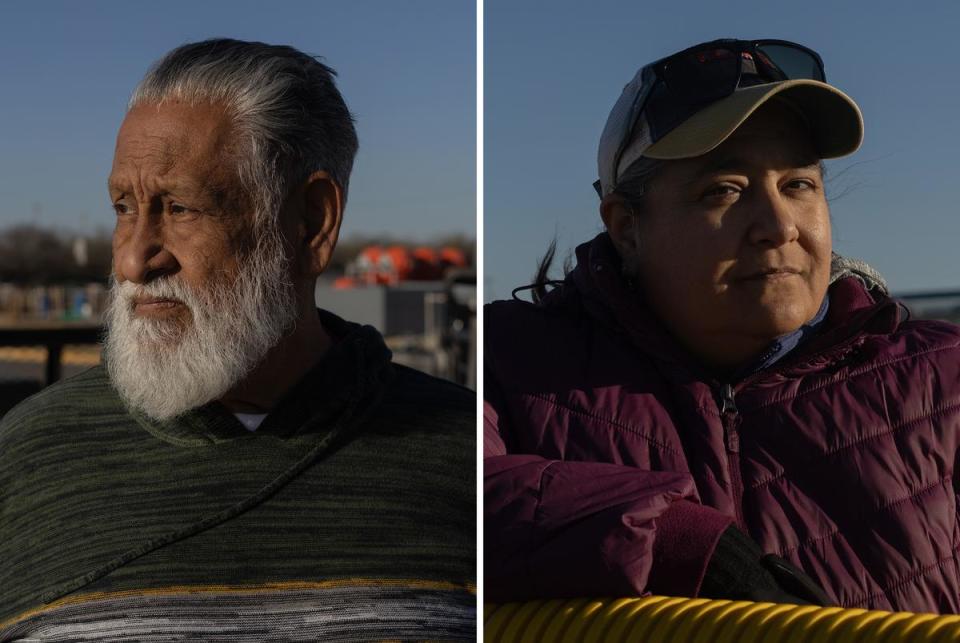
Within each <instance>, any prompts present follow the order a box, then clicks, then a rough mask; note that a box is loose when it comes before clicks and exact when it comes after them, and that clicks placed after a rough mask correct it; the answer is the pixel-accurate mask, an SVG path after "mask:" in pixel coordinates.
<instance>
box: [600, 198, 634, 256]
mask: <svg viewBox="0 0 960 643" xmlns="http://www.w3.org/2000/svg"><path fill="white" fill-rule="evenodd" d="M600 218H601V219H603V224H604V226H606V228H607V233H608V234H609V235H610V239H611V240H612V241H613V245H614V246H616V248H617V251H618V252H619V253H620V256H621V257H625V256H634V255H636V253H637V251H638V250H639V249H638V248H637V247H636V246H637V238H638V236H639V235H637V230H636V229H635V228H636V225H637V217H636V216H635V215H634V213H633V208H632V207H630V205H629V204H628V203H627V202H626V200H625V199H624V198H623V197H622V196H621V195H619V194H616V193H613V194H608V195H607V196H605V197H603V200H601V201H600Z"/></svg>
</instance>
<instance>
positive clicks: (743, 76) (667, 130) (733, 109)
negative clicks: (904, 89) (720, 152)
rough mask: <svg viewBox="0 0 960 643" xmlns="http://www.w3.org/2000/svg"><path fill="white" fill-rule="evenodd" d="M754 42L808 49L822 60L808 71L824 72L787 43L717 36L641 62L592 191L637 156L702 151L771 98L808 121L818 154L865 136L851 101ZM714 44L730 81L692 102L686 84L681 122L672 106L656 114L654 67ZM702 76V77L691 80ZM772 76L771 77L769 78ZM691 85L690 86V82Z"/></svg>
mask: <svg viewBox="0 0 960 643" xmlns="http://www.w3.org/2000/svg"><path fill="white" fill-rule="evenodd" d="M733 43H737V44H733ZM758 43H785V44H787V45H791V46H794V47H796V48H797V49H798V50H799V51H800V52H801V53H804V52H808V53H809V55H811V56H812V57H813V58H811V60H815V61H816V63H817V64H819V66H820V69H819V72H814V73H811V74H809V75H812V76H815V77H816V76H819V77H820V78H823V77H824V75H823V68H822V62H821V61H820V58H819V56H818V55H817V54H816V53H815V52H813V51H812V50H809V49H806V48H805V47H802V46H801V45H794V44H793V43H786V41H739V40H718V41H713V42H711V43H703V44H702V45H697V46H695V47H691V48H690V49H686V50H684V51H683V52H680V53H678V54H675V55H673V56H669V57H667V58H663V59H660V60H658V61H656V62H654V63H651V64H649V65H646V66H645V67H643V68H641V69H640V70H639V71H638V72H637V73H636V75H634V77H633V78H632V79H631V80H630V82H629V83H627V85H626V86H625V87H624V88H623V92H622V93H621V94H620V98H619V99H618V100H617V102H616V104H615V105H614V106H613V109H612V110H611V111H610V115H609V116H608V118H607V123H606V126H605V127H604V129H603V133H602V134H601V136H600V145H599V149H598V154H597V165H598V172H599V177H600V180H599V181H598V183H599V186H598V187H597V191H598V193H600V195H601V196H606V195H607V194H609V193H611V192H612V191H613V190H614V189H615V188H616V186H617V181H618V179H620V178H621V177H622V176H623V174H624V172H626V170H627V169H628V168H629V167H630V165H632V164H633V163H634V162H635V161H636V160H638V159H639V158H640V157H646V158H652V159H663V160H673V159H684V158H691V157H695V156H701V155H703V154H706V153H708V152H709V151H711V150H712V149H714V148H715V147H717V146H718V145H720V144H721V143H722V142H723V141H725V140H726V139H727V138H728V137H729V136H730V135H731V134H732V133H733V132H734V131H736V129H737V128H738V127H739V126H740V125H741V124H742V123H743V122H744V121H746V120H747V119H748V118H749V117H750V115H751V114H753V113H754V112H755V111H756V110H757V109H758V108H759V107H760V106H761V105H763V104H764V103H766V102H768V101H770V100H772V99H775V98H776V99H778V100H783V101H786V102H787V103H788V104H789V105H790V106H792V107H793V108H794V109H795V110H796V111H797V112H798V113H799V114H800V116H801V117H802V118H803V120H804V121H805V122H806V123H807V125H808V126H809V128H810V132H811V135H812V136H813V142H814V146H815V148H816V150H817V153H818V154H819V156H820V158H824V159H829V158H838V157H841V156H846V155H848V154H851V153H853V152H854V151H856V150H857V148H859V147H860V143H861V142H862V140H863V117H862V115H861V113H860V108H859V107H858V106H857V104H856V103H855V102H854V101H853V99H852V98H850V97H849V96H847V95H846V94H844V93H843V92H842V91H840V90H839V89H837V88H836V87H833V86H831V85H828V84H827V83H826V82H825V80H819V79H815V78H792V77H791V75H792V74H791V73H790V72H789V71H787V72H784V71H781V69H780V67H778V66H776V64H775V63H774V62H773V61H774V60H777V59H776V57H774V58H773V59H772V60H771V58H768V57H767V56H766V55H765V51H780V50H777V49H775V47H774V46H769V47H766V48H765V49H764V48H763V47H765V45H763V44H758ZM777 46H778V47H781V48H782V47H783V45H777ZM717 47H722V48H723V51H725V52H727V53H728V54H729V51H727V50H732V51H734V52H735V53H734V55H735V56H736V57H737V58H738V60H737V63H738V64H739V65H740V67H739V70H738V74H737V76H735V77H731V79H728V80H730V82H731V83H735V84H732V85H731V87H730V91H729V92H725V95H723V96H722V97H721V98H718V99H715V100H707V101H697V98H696V96H691V95H689V94H690V90H689V88H688V89H687V94H688V95H687V96H684V97H683V98H681V99H679V100H681V101H682V100H687V101H688V102H691V104H690V105H688V107H690V108H691V109H690V110H688V111H692V114H690V115H689V116H687V117H686V118H684V119H683V120H682V121H681V122H679V123H675V122H671V117H670V114H675V113H676V110H675V109H674V110H662V109H661V110H660V113H656V111H657V110H655V109H652V108H651V101H656V100H657V99H658V98H657V97H659V96H661V95H662V94H663V93H664V92H666V91H669V90H666V89H664V87H663V85H664V84H665V80H664V78H663V74H662V73H659V72H660V70H662V69H663V67H662V65H663V62H664V61H669V60H670V59H672V58H674V57H675V56H680V55H684V54H687V52H701V51H707V52H709V53H711V54H712V53H714V52H716V51H717V49H716V48H717ZM758 47H760V49H758ZM751 52H752V53H751ZM687 55H689V54H687ZM728 57H729V56H728ZM701 60H702V58H701ZM761 61H762V62H761ZM658 65H660V66H661V67H660V68H659V70H658ZM784 66H785V65H784ZM768 70H769V71H768ZM701 78H705V77H704V76H700V77H697V79H696V80H700V79H701ZM771 78H776V79H777V80H773V81H771ZM724 82H726V81H724ZM693 87H694V88H695V87H696V84H695V82H694V83H693ZM711 89H712V90H715V89H716V88H715V87H713V88H711ZM651 96H654V98H653V99H651ZM667 112H670V113H669V114H668V113H667Z"/></svg>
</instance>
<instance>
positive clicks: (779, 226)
mask: <svg viewBox="0 0 960 643" xmlns="http://www.w3.org/2000/svg"><path fill="white" fill-rule="evenodd" d="M752 205H753V220H752V221H751V227H750V241H752V242H753V243H755V244H757V245H763V246H769V247H772V248H779V247H780V246H782V245H785V244H787V243H790V242H791V241H796V239H797V237H798V236H799V234H800V232H799V229H798V228H797V220H796V212H794V205H793V204H791V203H790V202H789V200H788V199H787V198H786V197H785V196H784V195H783V193H782V192H781V191H780V190H779V188H777V187H776V186H773V185H771V186H764V187H763V188H761V189H759V190H757V191H756V192H755V193H754V203H753V204H752Z"/></svg>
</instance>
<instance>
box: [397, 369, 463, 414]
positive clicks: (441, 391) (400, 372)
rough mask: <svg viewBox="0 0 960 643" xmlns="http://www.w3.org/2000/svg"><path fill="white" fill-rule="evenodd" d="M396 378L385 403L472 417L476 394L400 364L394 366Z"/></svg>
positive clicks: (448, 381)
mask: <svg viewBox="0 0 960 643" xmlns="http://www.w3.org/2000/svg"><path fill="white" fill-rule="evenodd" d="M393 369H394V373H395V375H396V377H395V378H394V380H393V383H392V386H390V387H389V392H388V393H387V396H386V400H385V401H387V402H390V403H394V404H403V405H405V406H411V407H416V408H419V409H422V410H423V411H424V412H440V411H442V412H445V413H449V414H453V415H461V414H467V415H469V416H470V418H471V419H472V418H474V417H475V415H476V408H477V406H476V405H477V394H476V392H474V391H472V390H470V389H468V388H466V387H464V386H460V385H459V384H456V383H454V382H451V381H450V380H445V379H441V378H439V377H435V376H433V375H429V374H427V373H424V372H423V371H418V370H416V369H414V368H410V367H409V366H403V365H401V364H394V365H393Z"/></svg>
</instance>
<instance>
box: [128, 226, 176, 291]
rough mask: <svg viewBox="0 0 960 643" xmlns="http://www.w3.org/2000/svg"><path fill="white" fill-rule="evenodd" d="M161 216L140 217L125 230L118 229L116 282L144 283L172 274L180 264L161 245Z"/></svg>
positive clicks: (162, 232)
mask: <svg viewBox="0 0 960 643" xmlns="http://www.w3.org/2000/svg"><path fill="white" fill-rule="evenodd" d="M162 217H163V215H162V213H159V214H153V213H150V214H141V215H139V216H137V218H136V221H134V222H132V223H131V224H129V226H130V227H129V228H128V229H127V230H126V231H122V230H118V231H117V232H115V233H114V234H115V235H116V236H117V237H118V238H117V243H116V244H115V248H114V252H115V257H114V266H115V270H116V272H117V279H118V280H119V281H132V282H133V283H136V284H143V283H147V282H148V281H152V280H153V279H156V278H157V277H160V276H163V275H166V274H172V273H174V272H176V271H177V269H178V268H179V265H178V263H177V260H176V257H174V256H173V254H172V253H171V252H170V250H169V249H168V248H167V246H166V244H165V242H164V230H163V220H162Z"/></svg>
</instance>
